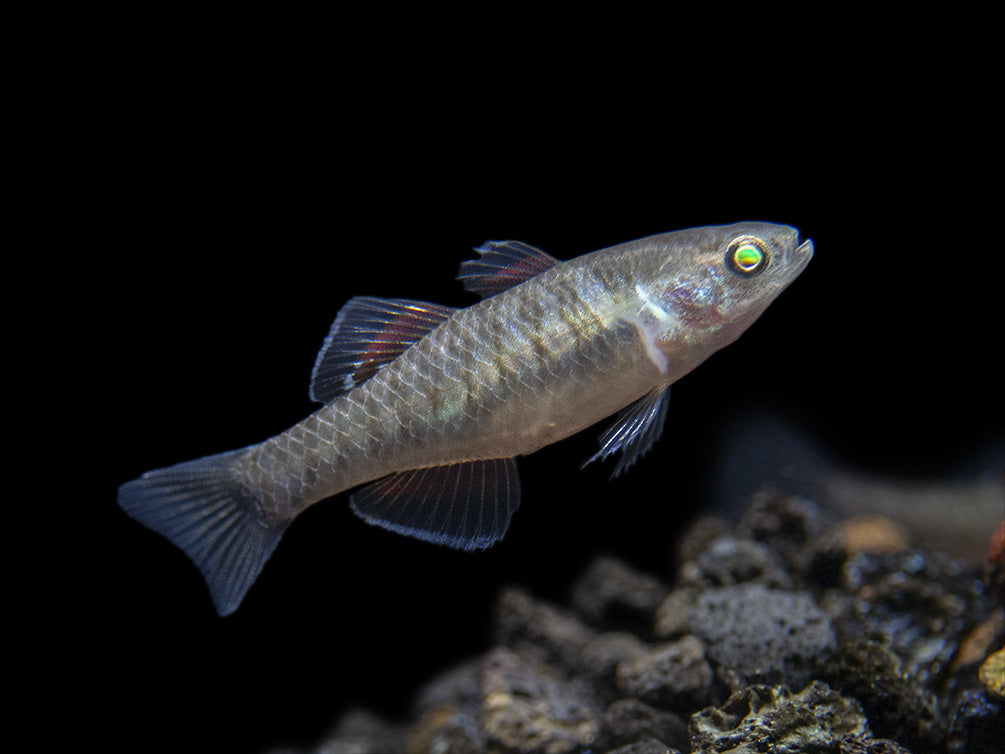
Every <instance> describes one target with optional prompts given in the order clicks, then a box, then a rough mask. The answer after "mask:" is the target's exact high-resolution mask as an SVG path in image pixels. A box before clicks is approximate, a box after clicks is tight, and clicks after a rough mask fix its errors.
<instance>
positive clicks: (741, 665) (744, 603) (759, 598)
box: [688, 584, 836, 690]
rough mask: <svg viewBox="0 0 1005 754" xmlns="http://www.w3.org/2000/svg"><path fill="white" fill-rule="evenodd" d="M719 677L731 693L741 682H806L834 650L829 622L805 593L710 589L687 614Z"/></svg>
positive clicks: (756, 588) (746, 587)
mask: <svg viewBox="0 0 1005 754" xmlns="http://www.w3.org/2000/svg"><path fill="white" fill-rule="evenodd" d="M688 624H689V626H690V629H691V631H692V633H693V634H694V635H695V636H697V637H698V638H699V639H701V641H702V642H704V644H705V648H706V652H707V654H708V657H709V659H710V660H712V661H713V662H714V664H715V665H716V666H717V668H719V669H726V670H729V671H731V672H730V673H722V672H720V678H721V679H722V680H723V681H724V682H726V683H727V684H728V685H729V686H730V687H731V688H732V689H733V690H737V688H738V685H739V686H742V685H745V684H746V683H766V684H777V683H781V682H782V681H783V680H784V681H786V682H789V683H792V684H793V685H804V684H806V683H808V682H809V681H810V680H811V679H812V678H813V674H814V672H815V670H816V668H817V666H818V664H819V663H820V661H821V660H823V659H825V658H826V657H827V656H828V655H829V653H830V652H831V651H833V649H834V648H835V646H836V638H835V635H834V631H833V630H832V629H831V625H830V619H829V617H828V616H827V614H826V613H825V612H824V611H823V610H821V609H820V607H819V606H818V605H817V603H816V601H815V600H814V599H813V596H812V595H811V594H809V593H808V592H785V591H779V590H775V589H767V588H766V587H764V586H761V585H760V584H745V585H740V586H731V587H724V588H722V589H713V590H710V591H708V592H706V593H704V594H702V595H701V596H700V597H699V598H698V599H697V601H696V602H695V604H694V605H693V606H692V607H691V609H690V611H689V612H688Z"/></svg>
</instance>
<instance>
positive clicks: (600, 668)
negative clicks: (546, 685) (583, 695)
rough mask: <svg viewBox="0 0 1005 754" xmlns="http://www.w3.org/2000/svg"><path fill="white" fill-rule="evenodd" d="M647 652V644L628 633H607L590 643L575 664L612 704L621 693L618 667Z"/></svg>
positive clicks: (598, 692)
mask: <svg viewBox="0 0 1005 754" xmlns="http://www.w3.org/2000/svg"><path fill="white" fill-rule="evenodd" d="M647 651H648V647H647V646H646V644H645V642H643V641H642V640H641V639H639V638H638V637H637V636H635V635H633V634H630V633H627V632H625V631H607V632H605V633H602V634H599V635H598V636H596V637H595V638H594V639H592V640H591V641H589V642H588V643H587V644H586V646H584V647H583V649H582V650H581V651H580V653H579V657H578V658H577V660H576V665H577V670H578V672H579V673H581V674H582V675H583V676H585V677H587V678H590V679H591V680H592V681H593V684H594V689H595V691H596V692H597V695H598V696H599V697H601V698H602V699H603V700H604V701H613V700H614V699H616V698H617V697H618V696H621V694H620V693H619V691H618V689H617V686H616V683H615V673H616V671H617V668H618V665H620V664H621V663H622V662H625V661H628V660H634V659H636V658H638V657H641V656H642V655H644V654H645V653H646V652H647Z"/></svg>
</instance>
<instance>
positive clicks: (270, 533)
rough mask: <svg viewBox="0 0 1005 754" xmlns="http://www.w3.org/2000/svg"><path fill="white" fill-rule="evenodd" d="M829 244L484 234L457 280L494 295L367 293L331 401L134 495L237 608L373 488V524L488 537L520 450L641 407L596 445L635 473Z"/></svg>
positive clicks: (339, 338)
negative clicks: (681, 387) (287, 550)
mask: <svg viewBox="0 0 1005 754" xmlns="http://www.w3.org/2000/svg"><path fill="white" fill-rule="evenodd" d="M812 250H813V249H812V243H811V242H809V241H807V242H805V243H803V244H801V245H800V244H799V243H798V233H797V232H796V230H795V229H793V228H790V227H788V226H781V225H770V224H766V223H739V224H736V225H732V226H721V227H710V228H695V229H691V230H686V231H678V232H676V233H667V234H663V235H659V236H652V237H649V238H644V239H640V240H638V241H632V242H630V243H626V244H622V245H619V246H615V247H612V248H609V249H603V250H600V251H596V252H593V253H591V254H586V255H584V256H582V257H578V258H576V259H573V260H570V261H568V262H558V261H557V260H555V259H553V258H551V257H549V256H548V255H546V254H544V253H543V252H541V251H539V250H537V249H534V248H532V247H528V246H525V245H523V244H519V243H516V242H505V243H490V244H487V245H486V246H484V247H482V248H481V249H479V250H478V251H479V252H480V253H481V254H482V256H481V258H480V259H479V260H473V261H472V262H468V263H465V264H464V265H462V270H461V275H460V278H461V280H462V281H463V282H464V283H465V285H466V287H468V288H469V289H470V290H474V291H476V292H478V293H481V294H482V295H484V296H486V298H485V299H484V300H483V301H482V302H480V303H478V304H475V305H474V306H471V307H468V308H466V309H460V310H452V309H448V308H446V307H440V306H437V305H435V304H425V303H422V302H416V301H405V300H400V299H370V298H359V299H352V300H351V301H350V302H349V303H348V304H346V306H345V307H344V308H343V310H342V311H341V312H340V313H339V316H338V318H337V319H336V322H335V324H334V325H333V327H332V331H331V333H330V335H329V336H328V339H327V340H326V342H325V346H324V348H323V349H322V352H321V354H320V355H319V357H318V361H317V364H316V365H315V370H314V377H313V380H312V385H311V394H312V397H314V398H316V399H318V400H321V401H322V402H324V403H325V406H324V407H323V408H321V409H320V410H319V411H317V412H315V413H314V414H312V415H311V416H309V417H308V418H306V419H305V420H304V421H302V422H300V423H299V424H297V425H296V426H294V427H292V428H291V429H289V430H288V431H286V432H284V433H283V434H281V435H278V436H276V437H274V438H272V439H270V440H267V441H265V442H263V443H261V444H259V445H255V446H251V447H250V448H246V449H243V450H238V451H232V452H230V453H225V454H222V455H219V456H210V457H207V458H203V459H199V460H197V461H191V462H188V463H184V464H179V465H178V466H174V467H171V468H168V469H162V470H159V471H154V472H149V473H148V474H145V475H144V476H143V477H141V478H140V479H137V480H135V481H133V482H130V483H128V484H125V485H123V486H122V487H121V488H120V493H119V502H120V504H121V505H122V507H123V508H124V509H125V510H126V511H127V512H128V513H129V514H130V515H132V516H133V517H135V518H137V519H138V520H140V521H141V522H143V523H145V524H147V525H148V526H150V527H151V528H153V529H155V530H157V531H159V532H161V533H162V534H164V535H166V536H167V537H169V538H170V539H171V540H172V541H173V542H175V544H177V545H179V546H180V547H182V548H183V549H184V550H185V551H186V552H187V553H188V554H189V556H190V557H191V558H192V559H193V560H194V561H195V562H196V564H197V565H198V566H199V567H200V569H201V570H202V572H203V575H204V576H205V577H206V580H207V583H208V584H209V586H210V591H211V593H212V595H213V599H214V603H215V604H216V607H217V609H218V610H219V611H220V613H221V614H227V613H229V612H232V611H233V610H234V609H236V608H237V606H238V604H239V603H240V601H241V599H242V598H243V596H244V593H245V592H246V591H247V589H248V588H249V587H250V585H251V584H252V583H253V581H254V579H255V577H256V576H257V574H258V572H259V571H260V569H261V567H262V565H263V564H264V562H265V560H266V559H267V558H268V556H269V554H271V552H272V550H273V549H274V547H275V546H276V544H277V543H278V541H279V538H280V537H281V535H282V532H283V531H284V529H285V527H286V526H287V525H288V524H289V522H290V521H292V519H293V518H294V517H295V516H296V515H297V514H298V513H299V512H300V511H302V510H303V509H304V508H306V507H308V506H309V505H311V504H313V503H315V502H317V501H319V500H322V499H324V498H326V497H331V496H332V495H335V494H338V493H339V492H342V491H344V490H348V489H351V488H357V487H359V486H360V485H364V484H367V483H371V484H368V485H367V486H366V487H363V488H361V489H358V490H357V491H356V492H355V493H354V494H353V496H352V507H353V510H354V511H355V512H356V513H357V514H359V515H360V516H361V517H362V518H364V519H365V520H367V521H369V522H370V523H376V524H379V525H381V526H384V527H385V528H388V529H392V530H394V531H398V532H401V533H404V534H408V535H411V536H416V537H419V538H422V539H426V540H429V541H433V542H438V543H441V544H447V545H450V546H453V547H461V548H465V549H472V548H479V547H486V546H488V545H490V544H492V543H493V542H495V541H497V540H498V539H499V538H501V537H502V536H503V534H504V533H505V530H506V528H507V526H508V524H509V520H510V517H511V515H512V513H513V511H514V510H515V509H516V507H517V505H518V504H519V482H518V478H517V475H516V469H515V460H514V459H515V458H516V456H519V455H524V454H527V453H532V452H534V451H535V450H537V449H539V448H541V447H543V446H544V445H548V444H550V443H553V442H556V441H557V440H560V439H562V438H564V437H567V436H569V435H571V434H573V433H575V432H578V431H579V430H581V429H583V428H585V427H587V426H590V425H592V424H594V423H596V422H597V421H599V420H600V419H603V418H604V417H606V416H609V415H611V414H613V413H615V412H617V411H618V410H620V409H623V408H625V407H626V406H630V408H629V409H628V410H627V411H626V412H625V414H624V416H622V417H619V419H620V421H619V422H617V423H616V424H615V426H614V427H612V428H611V429H610V430H609V431H608V432H607V433H605V434H604V436H603V437H602V438H601V440H602V448H601V451H600V452H599V453H598V454H597V456H594V458H597V457H606V456H607V455H609V454H610V453H613V452H615V451H616V450H622V451H623V456H622V459H621V461H620V462H619V464H618V467H617V469H616V473H619V472H620V471H622V470H624V469H625V468H627V467H628V466H629V465H631V463H633V462H634V460H636V459H637V458H638V457H639V456H640V455H641V454H642V453H643V452H645V450H647V449H648V447H649V446H650V445H651V443H652V442H653V441H654V440H655V439H656V437H657V436H658V435H659V432H660V430H661V429H662V423H663V419H664V417H665V412H666V395H667V389H668V387H669V385H670V384H671V383H672V382H674V381H675V380H677V379H679V378H680V377H681V376H683V375H684V374H686V373H687V372H689V371H690V370H691V369H693V368H694V367H695V366H697V364H699V363H700V362H701V361H703V360H704V359H705V358H706V357H707V356H708V355H709V354H711V353H712V352H714V351H715V350H718V349H719V348H721V347H723V346H724V345H727V344H728V343H730V342H732V340H734V339H735V338H736V337H737V336H738V335H739V334H740V333H741V332H742V331H743V330H744V329H746V327H748V326H749V325H750V323H751V322H753V321H754V319H756V317H757V316H758V315H759V314H760V313H761V312H762V311H763V310H764V308H766V307H767V305H768V304H769V303H770V302H771V301H772V300H773V299H774V297H775V296H777V294H778V293H779V292H780V291H781V290H782V289H783V288H784V287H785V286H786V285H787V284H788V283H789V282H791V280H792V279H793V278H794V277H795V276H796V275H797V274H798V273H799V272H800V271H801V269H802V268H803V267H804V266H805V264H806V263H807V262H808V261H809V258H810V257H811V256H812ZM591 460H593V459H591Z"/></svg>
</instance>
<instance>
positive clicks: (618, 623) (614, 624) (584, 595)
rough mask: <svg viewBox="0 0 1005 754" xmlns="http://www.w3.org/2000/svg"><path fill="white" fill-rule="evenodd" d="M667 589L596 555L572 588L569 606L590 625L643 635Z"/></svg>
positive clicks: (653, 579)
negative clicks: (570, 604)
mask: <svg viewBox="0 0 1005 754" xmlns="http://www.w3.org/2000/svg"><path fill="white" fill-rule="evenodd" d="M669 591H670V590H669V588H668V587H667V586H666V585H664V584H663V583H661V582H660V581H659V580H658V579H657V578H655V577H654V576H650V575H649V574H645V573H642V572H641V571H637V570H635V569H634V568H632V567H631V566H629V565H628V564H626V563H623V562H622V561H620V560H616V559H615V558H611V557H600V558H597V559H596V560H595V561H593V563H592V564H591V565H590V566H589V567H588V568H587V569H586V571H585V572H584V573H583V575H582V576H580V577H579V578H578V579H577V580H576V582H575V584H574V585H573V587H572V600H571V601H572V607H573V609H574V610H575V611H576V612H577V613H579V615H581V616H582V617H583V619H584V620H585V621H586V622H587V623H589V624H590V625H592V626H597V627H600V628H607V629H629V630H633V631H635V632H636V633H639V634H642V635H645V634H647V633H649V632H650V631H651V630H652V624H653V614H654V613H655V612H656V608H657V607H659V605H660V603H661V602H662V601H663V600H664V599H665V598H666V595H667V593H668V592H669Z"/></svg>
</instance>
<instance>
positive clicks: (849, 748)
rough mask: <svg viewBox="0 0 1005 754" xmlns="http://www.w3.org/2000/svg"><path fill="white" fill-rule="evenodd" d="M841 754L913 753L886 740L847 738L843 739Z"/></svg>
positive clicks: (867, 737) (860, 737)
mask: <svg viewBox="0 0 1005 754" xmlns="http://www.w3.org/2000/svg"><path fill="white" fill-rule="evenodd" d="M839 751H840V754H911V752H910V751H909V750H908V749H906V748H904V747H903V746H901V745H900V744H898V743H897V742H896V741H891V740H889V739H886V738H870V737H869V736H846V737H845V738H843V739H841V745H840V748H839Z"/></svg>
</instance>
